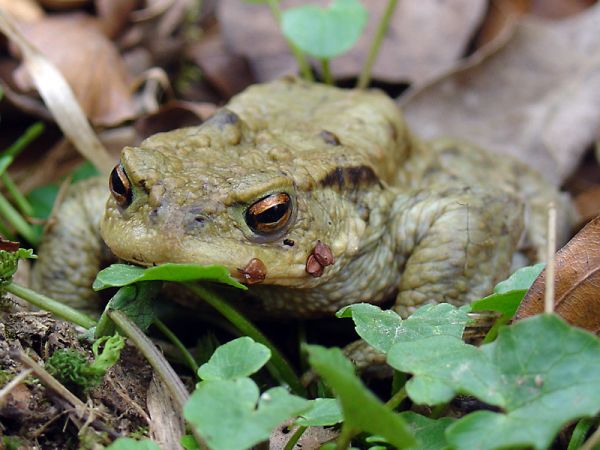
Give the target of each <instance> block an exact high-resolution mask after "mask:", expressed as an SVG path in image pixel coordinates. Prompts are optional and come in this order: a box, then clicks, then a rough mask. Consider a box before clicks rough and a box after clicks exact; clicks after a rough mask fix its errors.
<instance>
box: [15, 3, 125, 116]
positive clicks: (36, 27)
mask: <svg viewBox="0 0 600 450" xmlns="http://www.w3.org/2000/svg"><path fill="white" fill-rule="evenodd" d="M21 30H22V32H23V34H24V35H25V37H26V38H27V40H28V41H29V42H31V43H32V44H33V45H34V46H35V47H37V48H38V49H39V50H40V51H41V52H42V53H43V54H44V55H46V56H47V57H48V59H49V60H50V61H51V62H52V63H54V64H55V65H56V66H57V67H58V69H59V70H60V71H61V73H62V74H63V76H64V77H65V79H66V80H67V82H68V83H69V85H70V86H71V88H72V89H73V92H74V93H75V95H76V97H77V99H78V100H79V103H80V105H81V107H82V108H83V110H84V112H85V113H86V115H87V117H88V118H89V119H90V120H91V121H92V123H94V124H95V125H100V126H114V125H117V124H119V123H122V122H124V121H125V120H129V119H131V118H133V117H134V116H135V114H136V110H135V105H134V102H133V97H132V92H131V89H130V87H129V74H128V73H127V69H126V68H125V65H124V64H123V60H122V58H121V56H120V55H119V53H118V52H117V50H116V48H115V47H114V45H113V43H112V42H111V41H109V40H108V39H107V38H106V36H105V35H104V34H103V33H102V32H101V31H100V29H99V27H98V24H97V21H96V20H95V19H93V18H91V17H89V16H86V15H84V14H59V15H54V16H52V17H48V18H46V19H44V20H42V21H38V22H35V23H29V24H23V25H22V26H21ZM14 78H15V82H16V84H17V86H18V87H19V88H20V89H21V90H23V91H30V90H33V89H34V85H33V82H32V80H31V77H30V74H28V72H27V70H26V69H25V68H24V67H20V68H19V69H17V70H16V71H15V74H14Z"/></svg>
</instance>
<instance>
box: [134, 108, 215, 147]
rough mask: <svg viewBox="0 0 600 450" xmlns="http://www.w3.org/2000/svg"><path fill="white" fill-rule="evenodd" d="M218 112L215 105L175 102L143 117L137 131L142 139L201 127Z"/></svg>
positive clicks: (138, 123) (136, 126)
mask: <svg viewBox="0 0 600 450" xmlns="http://www.w3.org/2000/svg"><path fill="white" fill-rule="evenodd" d="M216 110H217V106H216V105H215V104H213V103H193V102H185V101H181V100H173V101H170V102H169V103H166V104H164V105H162V106H161V108H160V110H158V111H157V112H155V113H153V114H150V115H147V116H145V117H141V118H140V119H138V120H137V121H136V123H135V130H136V131H137V134H138V136H140V138H141V139H145V138H147V137H148V136H152V135H153V134H156V133H161V132H163V131H170V130H174V129H176V128H183V127H191V126H196V125H200V124H201V123H202V122H204V121H205V120H206V119H208V118H209V117H210V116H212V115H213V114H214V113H215V111H216Z"/></svg>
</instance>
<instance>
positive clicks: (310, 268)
mask: <svg viewBox="0 0 600 450" xmlns="http://www.w3.org/2000/svg"><path fill="white" fill-rule="evenodd" d="M306 272H307V273H308V274H309V275H311V276H313V277H315V278H319V277H320V276H321V275H323V266H322V265H321V263H320V262H319V261H317V258H315V255H314V254H312V253H311V254H310V255H308V258H307V260H306Z"/></svg>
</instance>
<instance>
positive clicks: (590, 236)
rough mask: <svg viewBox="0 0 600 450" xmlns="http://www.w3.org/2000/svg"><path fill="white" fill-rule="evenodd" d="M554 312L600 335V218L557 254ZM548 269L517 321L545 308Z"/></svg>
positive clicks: (522, 303) (534, 286) (531, 289)
mask: <svg viewBox="0 0 600 450" xmlns="http://www.w3.org/2000/svg"><path fill="white" fill-rule="evenodd" d="M554 260H555V282H554V289H555V298H554V311H555V312H556V313H557V314H558V315H559V316H561V317H562V318H563V319H565V320H566V321H567V322H569V323H571V324H573V325H577V326H578V327H581V328H585V329H586V330H589V331H591V332H593V333H596V334H600V217H596V218H595V219H594V220H592V221H591V222H590V223H589V224H587V225H586V226H585V228H583V230H581V231H580V232H579V233H577V234H576V235H575V237H574V238H573V239H571V240H570V241H569V242H568V243H567V245H565V246H564V247H563V248H562V249H560V250H559V251H558V253H557V254H556V256H555V259H554ZM545 276H546V271H545V270H544V271H543V272H542V273H541V274H540V276H539V277H538V278H537V279H536V280H535V281H534V283H533V285H532V286H531V288H530V289H529V291H528V292H527V294H526V295H525V298H524V299H523V301H522V302H521V306H520V307H519V309H518V311H517V313H516V315H515V320H520V319H524V318H526V317H530V316H533V315H535V314H540V313H542V312H543V311H544V291H545Z"/></svg>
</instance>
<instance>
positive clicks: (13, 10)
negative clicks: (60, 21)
mask: <svg viewBox="0 0 600 450" xmlns="http://www.w3.org/2000/svg"><path fill="white" fill-rule="evenodd" d="M0 8H1V9H3V10H4V11H6V12H7V13H9V14H10V15H12V16H13V17H14V18H15V19H17V20H22V21H25V22H34V21H36V20H40V19H42V18H43V17H44V14H45V13H44V10H43V9H42V8H41V7H40V5H38V4H37V3H36V2H35V0H20V1H17V2H16V1H15V0H0Z"/></svg>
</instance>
